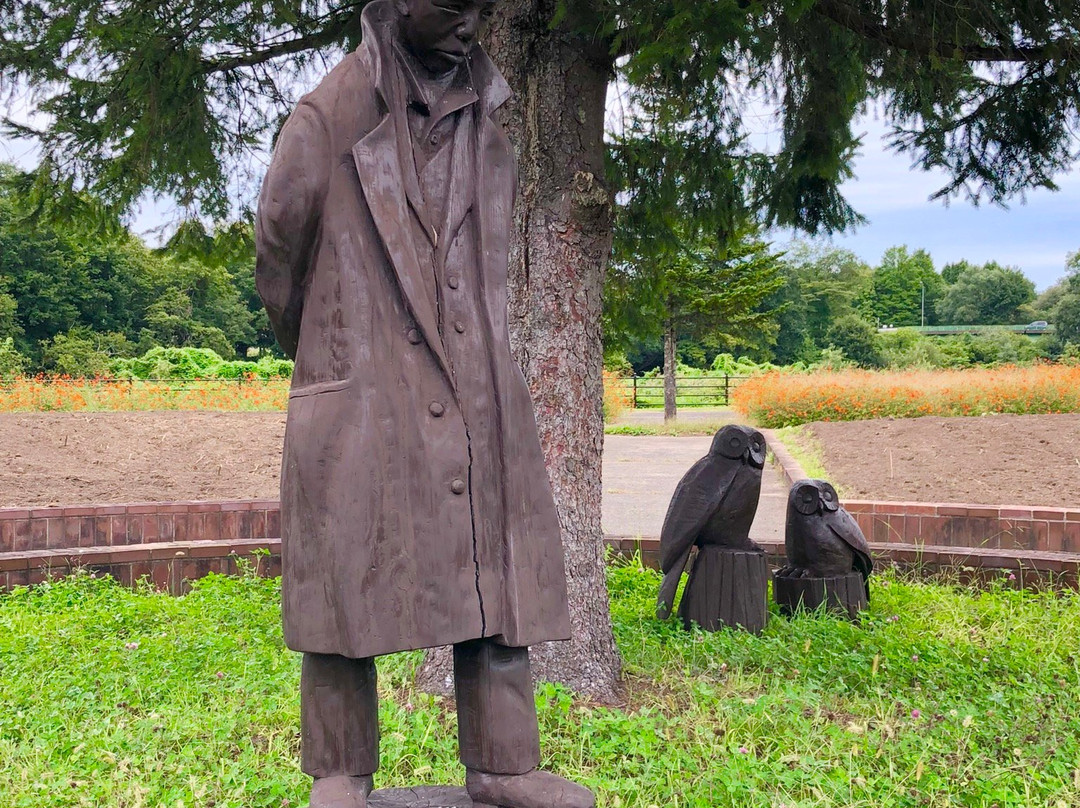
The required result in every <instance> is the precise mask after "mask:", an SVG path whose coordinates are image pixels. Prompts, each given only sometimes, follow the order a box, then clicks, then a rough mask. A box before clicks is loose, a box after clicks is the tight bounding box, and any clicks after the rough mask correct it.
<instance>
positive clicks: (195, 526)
mask: <svg viewBox="0 0 1080 808" xmlns="http://www.w3.org/2000/svg"><path fill="white" fill-rule="evenodd" d="M221 516H222V514H221V513H219V512H207V513H195V514H189V515H188V535H187V541H217V540H218V539H220V538H221Z"/></svg>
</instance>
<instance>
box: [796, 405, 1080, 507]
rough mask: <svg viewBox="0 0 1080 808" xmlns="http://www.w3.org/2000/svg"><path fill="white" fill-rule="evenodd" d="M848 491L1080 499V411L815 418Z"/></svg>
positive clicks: (957, 498)
mask: <svg viewBox="0 0 1080 808" xmlns="http://www.w3.org/2000/svg"><path fill="white" fill-rule="evenodd" d="M810 430H811V432H812V433H813V435H814V437H815V438H816V439H817V442H818V443H819V444H820V448H821V449H822V454H823V458H824V465H825V468H826V469H827V470H828V472H829V475H830V477H832V478H833V480H834V482H837V483H839V484H840V485H841V486H842V487H843V491H842V495H843V496H845V497H848V498H851V499H878V500H912V501H917V502H968V503H978V504H984V505H1041V506H1044V507H1057V508H1064V507H1077V506H1080V414H1072V415H984V416H981V417H976V418H898V419H882V420H876V421H851V422H845V423H816V424H811V425H810Z"/></svg>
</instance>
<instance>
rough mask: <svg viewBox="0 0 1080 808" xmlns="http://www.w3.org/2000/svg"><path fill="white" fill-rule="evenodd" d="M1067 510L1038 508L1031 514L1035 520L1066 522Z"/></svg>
mask: <svg viewBox="0 0 1080 808" xmlns="http://www.w3.org/2000/svg"><path fill="white" fill-rule="evenodd" d="M1065 513H1066V510H1065V509H1064V508H1036V509H1034V510H1033V511H1032V512H1031V515H1032V518H1034V519H1046V520H1047V521H1049V522H1064V521H1065Z"/></svg>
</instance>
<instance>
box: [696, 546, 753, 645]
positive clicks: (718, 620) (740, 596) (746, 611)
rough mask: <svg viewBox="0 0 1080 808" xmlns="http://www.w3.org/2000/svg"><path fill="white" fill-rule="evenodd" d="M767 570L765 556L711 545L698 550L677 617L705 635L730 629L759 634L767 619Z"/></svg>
mask: <svg viewBox="0 0 1080 808" xmlns="http://www.w3.org/2000/svg"><path fill="white" fill-rule="evenodd" d="M768 581H769V568H768V562H767V561H766V558H765V553H763V552H760V551H750V550H730V549H727V548H723V547H717V546H714V545H705V546H704V547H700V548H698V554H697V560H696V561H694V568H693V569H692V570H691V571H690V578H689V580H688V581H687V582H686V590H685V591H684V592H683V596H682V602H681V603H680V604H679V616H680V617H681V618H682V621H683V625H684V626H686V627H687V628H690V626H691V625H692V624H697V625H699V626H701V628H703V629H705V630H706V631H717V630H718V629H720V628H722V627H724V626H729V627H731V628H736V627H741V628H743V629H745V630H746V631H749V632H752V633H754V634H758V633H760V632H761V631H762V629H764V628H765V622H766V620H767V619H768V614H769V604H768Z"/></svg>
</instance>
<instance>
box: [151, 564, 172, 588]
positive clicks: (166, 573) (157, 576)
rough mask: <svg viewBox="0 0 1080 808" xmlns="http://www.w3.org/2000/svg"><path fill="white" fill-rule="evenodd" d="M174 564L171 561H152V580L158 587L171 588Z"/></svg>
mask: <svg viewBox="0 0 1080 808" xmlns="http://www.w3.org/2000/svg"><path fill="white" fill-rule="evenodd" d="M171 567H172V564H171V562H169V561H151V562H150V580H151V581H153V583H154V586H155V587H157V588H158V589H169V588H170V587H169V584H170V583H171V582H172V569H171Z"/></svg>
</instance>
